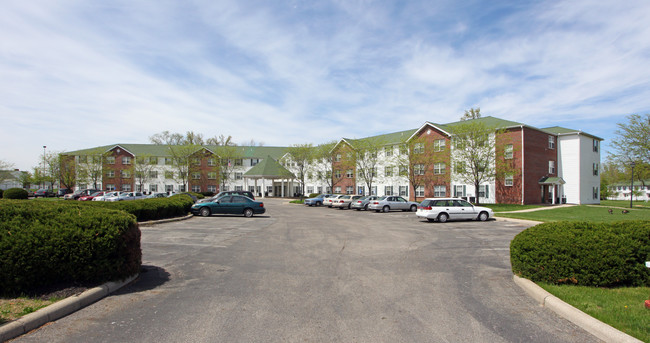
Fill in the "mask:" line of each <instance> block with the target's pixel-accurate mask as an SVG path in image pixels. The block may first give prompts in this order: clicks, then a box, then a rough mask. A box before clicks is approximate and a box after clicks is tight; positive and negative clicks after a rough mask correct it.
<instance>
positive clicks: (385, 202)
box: [368, 195, 419, 212]
mask: <svg viewBox="0 0 650 343" xmlns="http://www.w3.org/2000/svg"><path fill="white" fill-rule="evenodd" d="M418 205H419V203H417V202H415V201H408V200H406V199H404V198H402V197H399V196H393V195H389V196H383V197H380V198H379V199H376V200H373V201H371V202H370V203H369V204H368V209H369V210H375V212H388V211H392V210H402V211H411V212H415V211H417V209H418Z"/></svg>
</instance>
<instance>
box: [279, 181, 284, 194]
mask: <svg viewBox="0 0 650 343" xmlns="http://www.w3.org/2000/svg"><path fill="white" fill-rule="evenodd" d="M280 190H281V192H280V193H282V195H281V196H282V197H283V198H284V179H282V187H280Z"/></svg>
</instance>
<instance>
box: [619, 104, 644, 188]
mask: <svg viewBox="0 0 650 343" xmlns="http://www.w3.org/2000/svg"><path fill="white" fill-rule="evenodd" d="M627 120H628V121H627V123H618V124H617V126H618V129H617V130H616V131H615V132H614V133H615V134H616V137H615V138H614V139H613V140H612V143H611V146H612V148H613V149H614V151H613V152H612V153H611V157H612V158H613V159H614V160H616V162H617V163H618V164H619V166H623V167H624V168H625V169H626V170H627V173H626V174H627V175H630V172H629V170H630V169H631V165H632V162H634V164H635V167H634V175H633V176H632V177H633V178H635V179H637V180H638V181H640V182H641V184H642V185H643V186H646V183H645V182H646V180H648V179H650V114H644V115H638V114H632V115H629V116H628V117H627ZM628 177H629V176H628Z"/></svg>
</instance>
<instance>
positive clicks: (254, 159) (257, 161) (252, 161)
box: [251, 158, 260, 166]
mask: <svg viewBox="0 0 650 343" xmlns="http://www.w3.org/2000/svg"><path fill="white" fill-rule="evenodd" d="M258 163H260V159H259V158H251V166H256V165H257V164H258Z"/></svg>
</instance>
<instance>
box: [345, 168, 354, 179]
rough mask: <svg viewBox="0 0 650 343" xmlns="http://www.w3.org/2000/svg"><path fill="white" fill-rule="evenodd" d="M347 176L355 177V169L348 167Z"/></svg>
mask: <svg viewBox="0 0 650 343" xmlns="http://www.w3.org/2000/svg"><path fill="white" fill-rule="evenodd" d="M345 177H347V178H353V177H354V171H352V169H348V170H347V172H345Z"/></svg>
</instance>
